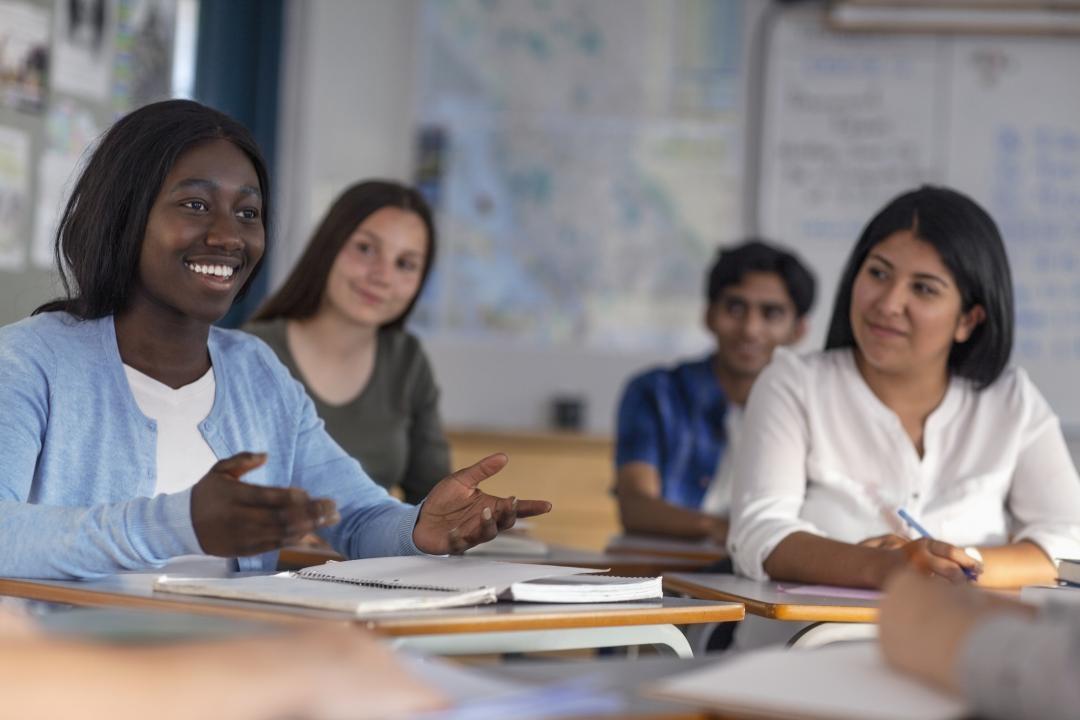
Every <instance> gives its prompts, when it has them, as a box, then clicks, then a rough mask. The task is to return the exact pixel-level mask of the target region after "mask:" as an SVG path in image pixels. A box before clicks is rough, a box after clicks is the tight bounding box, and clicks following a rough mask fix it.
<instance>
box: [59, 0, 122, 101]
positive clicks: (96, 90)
mask: <svg viewBox="0 0 1080 720" xmlns="http://www.w3.org/2000/svg"><path fill="white" fill-rule="evenodd" d="M54 8H55V12H54V14H53V53H52V60H53V69H52V82H53V88H54V89H56V90H60V91H63V92H66V93H70V94H72V95H77V96H79V97H83V98H86V99H88V100H105V99H107V98H108V96H109V82H110V76H111V74H112V58H113V46H114V43H115V36H116V2H115V0H56V4H55V6H54Z"/></svg>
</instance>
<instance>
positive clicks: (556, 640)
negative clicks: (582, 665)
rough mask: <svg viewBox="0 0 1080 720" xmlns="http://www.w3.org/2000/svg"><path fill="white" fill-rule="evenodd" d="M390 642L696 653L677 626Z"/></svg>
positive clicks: (427, 646)
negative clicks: (647, 647)
mask: <svg viewBox="0 0 1080 720" xmlns="http://www.w3.org/2000/svg"><path fill="white" fill-rule="evenodd" d="M391 643H392V644H393V646H394V647H396V648H403V649H406V650H417V651H419V652H423V653H428V654H432V655H479V654H487V653H515V652H543V651H547V650H580V649H584V648H601V647H623V646H626V645H653V646H655V647H656V648H657V649H658V650H660V651H661V652H663V653H664V654H671V655H675V656H677V657H681V658H691V657H693V656H694V654H693V652H692V651H691V650H690V644H689V643H688V642H686V636H685V635H683V634H682V633H681V632H679V629H678V628H677V627H675V626H674V625H626V626H622V627H598V628H575V629H559V630H520V631H516V632H489V633H452V634H440V635H408V636H405V637H398V638H394V639H393V640H391Z"/></svg>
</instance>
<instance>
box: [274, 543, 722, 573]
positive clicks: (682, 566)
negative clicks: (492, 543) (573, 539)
mask: <svg viewBox="0 0 1080 720" xmlns="http://www.w3.org/2000/svg"><path fill="white" fill-rule="evenodd" d="M477 557H482V558H486V559H488V560H503V561H507V562H518V563H540V564H543V565H568V566H575V567H587V568H595V569H597V570H602V569H606V570H609V571H610V572H611V574H612V575H623V576H628V577H640V576H648V575H663V574H665V573H668V572H680V571H681V572H693V571H695V570H699V569H701V568H705V567H708V566H709V565H711V564H712V563H713V562H714V561H715V559H711V558H705V557H698V558H690V557H679V556H673V555H663V554H646V553H630V552H617V553H612V552H602V553H601V552H594V551H592V550H579V549H577V548H571V547H566V546H565V545H552V544H550V543H549V544H548V552H547V554H546V555H493V554H483V555H477ZM340 559H341V556H340V555H338V554H337V553H335V552H333V551H327V550H319V549H317V548H303V547H288V548H283V549H282V550H281V553H280V555H279V556H278V569H279V570H299V569H301V568H305V567H309V566H311V565H321V564H323V563H324V562H326V561H328V560H340Z"/></svg>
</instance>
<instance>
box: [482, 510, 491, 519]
mask: <svg viewBox="0 0 1080 720" xmlns="http://www.w3.org/2000/svg"><path fill="white" fill-rule="evenodd" d="M481 515H483V516H484V519H485V520H490V519H491V508H484V512H483V513H481Z"/></svg>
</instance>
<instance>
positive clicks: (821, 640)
mask: <svg viewBox="0 0 1080 720" xmlns="http://www.w3.org/2000/svg"><path fill="white" fill-rule="evenodd" d="M877 632H878V627H877V625H876V624H874V623H837V622H817V623H813V624H812V625H808V626H806V627H804V628H803V629H802V630H800V631H799V632H797V633H795V634H794V635H793V636H792V637H791V639H790V640H788V643H787V644H788V647H789V648H797V649H799V650H807V649H810V648H817V647H822V646H823V645H828V644H829V643H834V642H848V641H850V640H873V639H875V638H876V637H877Z"/></svg>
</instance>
